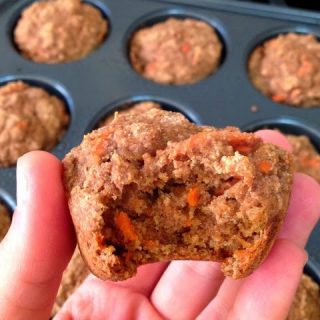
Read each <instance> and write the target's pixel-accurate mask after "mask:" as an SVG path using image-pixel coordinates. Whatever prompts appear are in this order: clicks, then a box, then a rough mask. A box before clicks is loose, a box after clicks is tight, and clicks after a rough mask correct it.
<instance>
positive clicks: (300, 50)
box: [248, 33, 320, 108]
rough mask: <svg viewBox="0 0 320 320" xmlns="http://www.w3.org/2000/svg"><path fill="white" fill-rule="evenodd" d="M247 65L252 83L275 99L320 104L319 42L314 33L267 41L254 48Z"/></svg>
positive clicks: (289, 102) (305, 106) (306, 106)
mask: <svg viewBox="0 0 320 320" xmlns="http://www.w3.org/2000/svg"><path fill="white" fill-rule="evenodd" d="M248 67H249V76H250V78H251V81H252V83H253V84H254V86H255V87H257V89H258V90H260V91H261V92H262V93H263V94H264V95H266V96H268V97H270V98H271V99H272V100H273V101H274V102H278V103H284V104H289V105H294V106H298V107H302V108H309V107H315V106H320V43H319V41H318V40H317V38H316V37H315V36H314V35H304V34H295V33H288V34H282V35H279V36H278V37H276V38H274V39H271V40H268V41H266V42H265V43H263V44H262V45H261V46H259V47H258V48H256V49H255V50H254V51H253V53H252V55H251V57H250V59H249V66H248Z"/></svg>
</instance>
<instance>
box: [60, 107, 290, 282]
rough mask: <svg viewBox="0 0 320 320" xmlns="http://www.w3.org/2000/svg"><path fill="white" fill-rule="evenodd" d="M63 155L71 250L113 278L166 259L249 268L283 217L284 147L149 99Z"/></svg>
mask: <svg viewBox="0 0 320 320" xmlns="http://www.w3.org/2000/svg"><path fill="white" fill-rule="evenodd" d="M63 164H64V173H65V175H64V176H65V186H66V190H67V194H68V201H69V207H70V210H71V214H72V218H73V222H74V224H75V227H76V233H77V237H78V243H79V247H80V250H81V252H82V254H83V256H84V259H85V260H86V261H87V263H88V265H89V267H90V269H91V271H92V272H93V273H94V274H95V275H97V276H98V277H101V278H103V279H112V280H123V279H126V278H128V277H131V276H133V275H134V274H135V272H136V269H137V267H138V266H139V265H141V264H144V263H150V262H155V261H163V260H175V259H192V260H213V261H219V262H222V270H223V271H224V273H225V274H226V275H229V276H232V277H233V278H240V277H244V276H247V275H249V274H250V273H251V272H252V271H253V270H254V269H255V268H256V267H257V266H258V265H259V264H260V263H261V261H262V260H263V259H264V257H265V256H266V255H267V253H268V252H269V250H270V248H271V246H272V243H273V241H274V239H275V236H276V234H277V232H278V230H279V228H280V226H281V224H282V222H283V219H284V216H285V213H286V210H287V206H288V201H289V196H290V191H291V184H292V173H293V165H292V158H291V156H290V155H289V154H288V153H287V152H285V151H283V150H280V149H279V148H278V147H276V146H273V145H271V144H263V142H262V141H261V139H260V138H259V137H257V136H255V135H254V134H249V133H241V132H240V131H239V130H238V129H236V128H226V129H221V130H218V129H214V128H210V127H198V126H196V125H194V124H192V123H190V122H189V121H188V120H187V119H185V118H184V117H183V116H182V115H181V114H178V113H172V112H167V111H162V110H157V109H152V110H150V111H148V112H146V113H144V114H140V115H132V114H126V115H123V116H121V117H119V118H117V119H115V120H114V121H113V122H112V123H111V124H110V125H109V126H107V127H103V128H101V129H99V130H96V131H94V132H92V133H91V134H89V135H87V136H86V137H85V138H84V141H83V142H82V144H81V145H80V146H79V147H77V148H75V149H73V150H72V151H71V152H70V153H69V154H68V155H67V156H66V158H65V159H64V160H63Z"/></svg>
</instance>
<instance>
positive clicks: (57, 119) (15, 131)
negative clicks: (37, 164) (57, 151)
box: [0, 76, 73, 168]
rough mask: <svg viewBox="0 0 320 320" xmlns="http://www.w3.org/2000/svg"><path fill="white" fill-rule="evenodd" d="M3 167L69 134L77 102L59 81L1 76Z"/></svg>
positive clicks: (0, 136)
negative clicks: (73, 101)
mask: <svg viewBox="0 0 320 320" xmlns="http://www.w3.org/2000/svg"><path fill="white" fill-rule="evenodd" d="M0 89H1V92H0V95H1V106H0V111H1V117H2V119H1V132H0V146H1V155H0V167H1V168H5V167H11V166H14V165H15V164H16V162H17V160H18V158H19V157H20V156H22V155H23V154H25V153H27V152H29V151H33V150H47V151H51V150H52V149H54V148H55V147H56V146H57V145H58V144H59V143H60V141H61V140H62V138H63V136H64V135H65V133H66V131H67V129H68V127H69V125H70V118H71V110H72V109H73V103H72V99H71V97H70V96H69V95H68V94H67V92H66V90H65V89H64V88H63V87H62V86H61V85H60V84H58V83H56V82H53V81H50V80H45V79H42V78H41V79H40V78H36V77H28V76H24V77H19V76H7V77H3V78H2V79H0Z"/></svg>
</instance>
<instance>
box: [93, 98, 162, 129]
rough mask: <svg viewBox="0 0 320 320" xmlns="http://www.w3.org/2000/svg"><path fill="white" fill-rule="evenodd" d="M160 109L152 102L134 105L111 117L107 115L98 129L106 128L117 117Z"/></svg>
mask: <svg viewBox="0 0 320 320" xmlns="http://www.w3.org/2000/svg"><path fill="white" fill-rule="evenodd" d="M153 108H156V109H161V106H160V104H159V103H156V102H153V101H144V102H139V103H136V104H134V105H133V106H129V107H128V108H125V109H123V110H120V111H119V112H115V113H113V114H111V115H109V116H108V117H107V118H106V119H104V120H103V121H101V123H100V125H99V127H103V126H106V125H108V124H110V123H111V122H112V121H113V120H114V119H115V118H116V117H119V116H121V115H123V114H127V113H130V114H142V113H144V112H147V111H149V110H150V109H153Z"/></svg>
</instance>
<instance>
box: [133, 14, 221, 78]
mask: <svg viewBox="0 0 320 320" xmlns="http://www.w3.org/2000/svg"><path fill="white" fill-rule="evenodd" d="M221 54H222V44H221V42H220V40H219V38H218V36H217V34H216V32H215V30H214V29H213V27H212V26H210V25H208V24H207V23H205V22H202V21H198V20H194V19H185V20H179V19H175V18H170V19H168V20H167V21H165V22H161V23H157V24H156V25H154V26H152V27H147V28H143V29H140V30H138V31H137V32H136V33H135V34H134V35H133V37H132V40H131V43H130V59H131V63H132V66H133V68H134V69H135V70H136V71H137V72H138V73H140V74H141V75H142V76H143V77H145V78H147V79H149V80H153V81H155V82H159V83H162V84H191V83H194V82H197V81H199V80H201V79H204V78H206V77H208V76H209V75H210V74H212V73H214V72H215V71H216V69H217V68H218V66H219V63H220V60H221Z"/></svg>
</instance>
